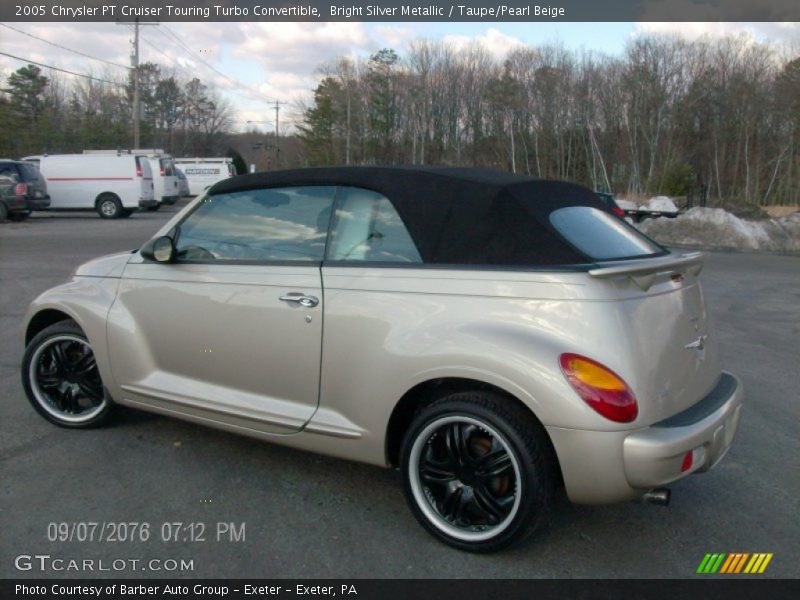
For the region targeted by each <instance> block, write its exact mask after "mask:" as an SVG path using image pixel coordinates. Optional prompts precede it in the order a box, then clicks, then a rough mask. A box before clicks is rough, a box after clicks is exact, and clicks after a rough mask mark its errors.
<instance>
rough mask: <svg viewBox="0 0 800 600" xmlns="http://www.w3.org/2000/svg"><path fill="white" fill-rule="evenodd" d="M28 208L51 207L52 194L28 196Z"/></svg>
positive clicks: (40, 208)
mask: <svg viewBox="0 0 800 600" xmlns="http://www.w3.org/2000/svg"><path fill="white" fill-rule="evenodd" d="M25 201H26V203H27V205H28V210H43V209H45V208H49V207H50V196H40V197H38V198H37V197H34V196H28V197H26V199H25Z"/></svg>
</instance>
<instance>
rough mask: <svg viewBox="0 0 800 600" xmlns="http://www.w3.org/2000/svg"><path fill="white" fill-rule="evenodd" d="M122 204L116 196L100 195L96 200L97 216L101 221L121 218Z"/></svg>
mask: <svg viewBox="0 0 800 600" xmlns="http://www.w3.org/2000/svg"><path fill="white" fill-rule="evenodd" d="M122 211H123V208H122V202H120V201H119V198H118V197H117V196H116V194H100V197H99V198H97V214H98V215H100V217H101V218H103V219H118V218H120V217H121V216H122Z"/></svg>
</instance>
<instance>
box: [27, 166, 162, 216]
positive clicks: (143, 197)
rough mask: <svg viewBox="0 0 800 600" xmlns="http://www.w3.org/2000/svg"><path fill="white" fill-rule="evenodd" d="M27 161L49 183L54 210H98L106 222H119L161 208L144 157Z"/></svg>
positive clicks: (51, 207)
mask: <svg viewBox="0 0 800 600" xmlns="http://www.w3.org/2000/svg"><path fill="white" fill-rule="evenodd" d="M23 160H24V161H26V162H32V163H34V164H36V165H38V167H39V171H41V173H42V175H43V176H44V178H45V179H46V180H47V189H48V190H49V192H50V207H49V209H50V210H96V211H97V213H98V214H99V215H100V216H101V217H102V218H104V219H116V218H120V217H129V216H130V215H131V213H133V211H134V210H136V209H137V208H148V207H151V206H155V205H157V201H156V200H155V199H154V197H153V175H152V172H151V171H150V165H149V163H148V162H147V160H146V158H145V157H143V156H136V155H131V154H124V153H121V154H96V155H95V154H44V155H41V156H27V157H25V158H24V159H23Z"/></svg>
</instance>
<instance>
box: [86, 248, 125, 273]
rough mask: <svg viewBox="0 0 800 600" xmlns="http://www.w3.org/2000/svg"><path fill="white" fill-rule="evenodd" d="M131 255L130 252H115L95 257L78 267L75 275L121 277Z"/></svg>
mask: <svg viewBox="0 0 800 600" xmlns="http://www.w3.org/2000/svg"><path fill="white" fill-rule="evenodd" d="M131 256H133V254H132V253H131V252H117V253H115V254H107V255H106V256H101V257H99V258H95V259H93V260H90V261H89V262H86V263H83V264H82V265H81V266H80V267H78V269H77V270H76V271H75V275H76V276H78V277H121V276H122V271H123V270H124V269H125V265H126V264H128V261H129V260H130V258H131Z"/></svg>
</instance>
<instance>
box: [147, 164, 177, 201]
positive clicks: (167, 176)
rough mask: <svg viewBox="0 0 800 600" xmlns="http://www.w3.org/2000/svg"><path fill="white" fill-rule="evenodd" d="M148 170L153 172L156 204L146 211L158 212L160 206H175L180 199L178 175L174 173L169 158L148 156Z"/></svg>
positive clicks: (173, 166) (173, 165) (173, 167)
mask: <svg viewBox="0 0 800 600" xmlns="http://www.w3.org/2000/svg"><path fill="white" fill-rule="evenodd" d="M147 159H148V160H149V161H150V169H151V170H152V171H153V185H154V188H155V196H156V200H158V202H159V204H157V205H156V206H155V207H154V208H151V209H148V210H158V207H159V206H160V205H161V204H169V205H170V206H171V205H173V204H175V203H176V202H177V201H178V199H179V198H180V197H181V192H180V188H179V186H178V175H177V174H176V173H175V164H174V163H173V162H172V158H171V157H170V156H148V157H147Z"/></svg>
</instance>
